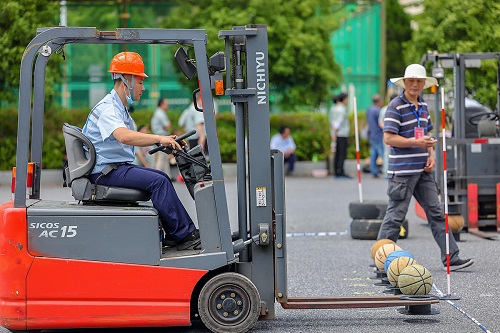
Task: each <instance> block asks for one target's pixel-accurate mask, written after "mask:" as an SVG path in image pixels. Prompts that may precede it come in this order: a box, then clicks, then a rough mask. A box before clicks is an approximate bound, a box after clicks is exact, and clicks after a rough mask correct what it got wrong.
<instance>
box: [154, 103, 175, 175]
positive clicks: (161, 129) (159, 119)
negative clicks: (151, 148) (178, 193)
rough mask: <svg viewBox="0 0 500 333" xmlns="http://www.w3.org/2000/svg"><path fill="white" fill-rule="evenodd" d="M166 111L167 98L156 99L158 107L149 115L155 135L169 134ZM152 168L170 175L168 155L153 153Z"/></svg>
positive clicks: (168, 120) (168, 121)
mask: <svg viewBox="0 0 500 333" xmlns="http://www.w3.org/2000/svg"><path fill="white" fill-rule="evenodd" d="M167 111H168V100H167V99H166V98H160V99H159V100H158V107H157V108H156V110H155V112H154V113H153V117H151V130H152V132H153V134H157V135H170V126H171V124H170V119H168V115H167ZM154 168H155V169H157V170H161V171H163V172H165V173H166V174H167V175H169V176H171V175H172V174H171V173H170V156H169V155H167V154H165V153H157V154H155V164H154Z"/></svg>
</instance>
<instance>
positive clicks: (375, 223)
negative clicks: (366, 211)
mask: <svg viewBox="0 0 500 333" xmlns="http://www.w3.org/2000/svg"><path fill="white" fill-rule="evenodd" d="M381 225H382V220H381V219H352V221H351V225H350V230H351V237H352V238H353V239H371V240H375V239H377V236H378V232H379V230H380V226H381ZM399 238H400V239H405V238H408V220H407V219H405V220H404V221H403V225H402V226H401V230H400V232H399Z"/></svg>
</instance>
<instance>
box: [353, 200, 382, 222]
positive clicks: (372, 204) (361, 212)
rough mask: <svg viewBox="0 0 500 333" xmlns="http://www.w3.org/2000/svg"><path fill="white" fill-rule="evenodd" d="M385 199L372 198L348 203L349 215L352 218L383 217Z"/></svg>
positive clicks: (369, 218) (370, 218)
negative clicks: (371, 199)
mask: <svg viewBox="0 0 500 333" xmlns="http://www.w3.org/2000/svg"><path fill="white" fill-rule="evenodd" d="M386 210H387V201H382V200H373V201H364V202H351V203H349V216H350V217H351V218H352V219H368V220H372V219H383V218H384V215H385V211H386Z"/></svg>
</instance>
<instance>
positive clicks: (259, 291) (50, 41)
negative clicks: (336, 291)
mask: <svg viewBox="0 0 500 333" xmlns="http://www.w3.org/2000/svg"><path fill="white" fill-rule="evenodd" d="M219 38H223V39H224V40H225V42H226V44H225V45H226V46H225V54H226V55H227V56H226V57H225V56H224V55H221V54H220V53H218V54H216V55H214V56H213V57H211V58H208V57H207V54H206V43H207V36H206V33H205V31H204V30H166V29H117V30H116V31H99V30H97V29H96V28H71V27H56V28H49V29H39V30H38V31H37V36H36V37H35V38H34V39H33V40H32V41H31V42H30V44H29V45H28V46H27V48H26V51H25V53H24V55H23V59H22V63H21V82H20V97H19V119H18V138H17V160H16V172H15V173H13V175H14V176H16V177H15V179H14V181H13V194H14V198H13V200H12V201H9V202H6V203H4V204H2V205H1V206H0V216H1V217H0V253H1V256H0V303H1V306H0V324H1V326H3V327H6V328H8V329H11V330H16V331H22V330H36V329H63V328H64V329H66V328H92V327H145V326H147V327H153V326H189V325H191V323H192V321H193V320H195V319H201V321H202V322H203V323H204V324H205V325H206V326H207V327H208V328H209V329H210V330H211V331H213V332H245V331H247V330H249V329H250V328H251V327H252V326H253V325H254V323H255V322H256V321H257V320H258V319H259V318H260V319H274V318H275V309H274V303H275V301H278V302H279V303H280V304H281V305H282V306H283V307H284V308H286V309H298V308H309V309H311V308H324V309H326V308H331V309H339V308H371V307H392V306H404V307H405V309H404V311H405V313H409V314H412V313H418V314H429V313H430V312H431V311H430V307H431V304H433V303H437V302H438V300H437V299H435V298H432V297H425V298H423V299H412V298H410V297H406V298H401V297H397V296H386V297H354V298H353V297H343V298H289V297H288V292H287V259H286V258H287V255H286V214H285V189H284V172H283V155H282V153H281V152H279V151H270V149H269V140H270V128H269V71H268V69H269V67H268V66H269V64H268V54H267V52H268V47H267V29H266V27H265V26H262V25H251V26H244V27H243V26H240V27H234V28H233V29H232V30H227V31H226V30H224V31H220V33H219ZM69 43H94V44H107V43H116V44H134V43H135V44H141V43H158V44H180V45H182V46H183V47H184V48H192V49H193V50H194V59H191V58H189V57H188V53H187V52H185V51H184V50H182V48H181V50H179V51H178V52H177V55H176V59H177V61H178V63H179V65H180V67H181V69H182V70H183V72H184V74H185V75H186V77H188V78H191V77H194V75H195V74H196V73H197V75H198V80H199V89H200V92H201V94H202V100H203V109H201V108H200V110H204V112H203V115H204V119H205V127H206V133H207V140H208V145H209V146H210V166H209V167H208V165H207V164H206V161H205V159H204V157H203V154H202V153H201V151H200V150H199V147H195V148H193V150H190V151H188V152H180V153H178V156H177V157H176V158H177V161H178V163H179V165H180V170H181V173H182V175H183V177H184V178H185V180H186V184H187V185H188V189H189V190H190V193H192V195H193V197H194V199H195V205H196V214H197V219H198V224H199V229H200V233H201V240H202V250H200V251H175V250H168V249H167V250H163V251H162V249H161V245H160V232H159V221H158V213H157V211H156V210H155V209H154V208H153V207H151V206H150V205H148V204H147V203H143V202H141V200H147V199H148V198H147V196H145V195H144V193H142V192H138V191H135V190H130V189H123V188H116V187H115V188H113V187H105V186H98V187H96V186H95V185H93V184H90V183H89V182H88V181H87V179H86V175H87V174H88V172H90V171H89V170H91V169H92V165H93V161H92V154H93V152H92V147H91V146H92V144H91V143H89V142H86V141H85V139H86V138H85V137H83V136H82V135H81V133H79V130H78V128H76V127H74V126H70V125H64V127H63V133H64V135H65V140H66V148H67V153H68V164H69V166H68V170H67V173H66V175H67V181H68V183H69V184H70V186H71V188H72V193H73V196H74V198H75V199H76V200H68V201H48V200H42V199H41V188H40V178H41V176H42V175H41V169H40V165H41V154H42V141H43V118H44V103H43V100H44V74H45V67H46V64H47V61H48V60H49V58H50V56H51V55H52V54H54V53H55V52H53V51H52V50H56V49H57V48H60V47H63V46H64V45H65V44H69ZM224 71H225V72H226V75H225V86H224V83H223V81H224V80H223V75H222V72H224ZM213 88H215V90H216V92H219V93H221V92H222V93H225V94H226V95H229V96H231V99H232V102H233V103H234V104H235V110H236V134H237V141H236V145H237V161H238V164H237V186H238V223H237V224H238V228H237V230H231V225H230V221H229V215H228V207H227V200H226V192H225V184H224V177H223V173H222V163H221V158H220V150H219V144H218V138H217V132H216V121H215V117H214V113H213V112H210V111H211V110H213V99H212V89H213ZM32 94H33V103H31V96H32ZM72 125H75V124H72ZM77 125H79V124H77ZM245 143H247V149H245V146H246V145H245ZM84 145H85V146H87V149H89V152H90V154H89V155H88V156H87V155H85V154H83V148H82V147H83V146H84ZM165 149H167V148H166V147H159V150H165ZM29 155H30V156H29ZM29 159H30V161H31V162H30V163H29V164H28V160H29ZM13 178H14V177H13ZM233 229H234V228H233Z"/></svg>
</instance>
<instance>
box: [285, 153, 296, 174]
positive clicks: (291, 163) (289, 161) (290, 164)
mask: <svg viewBox="0 0 500 333" xmlns="http://www.w3.org/2000/svg"><path fill="white" fill-rule="evenodd" d="M296 156H297V155H295V153H292V154H290V156H288V157H285V160H284V163H285V164H288V165H287V168H286V173H287V174H290V173H292V172H293V170H294V169H295V157H296Z"/></svg>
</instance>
